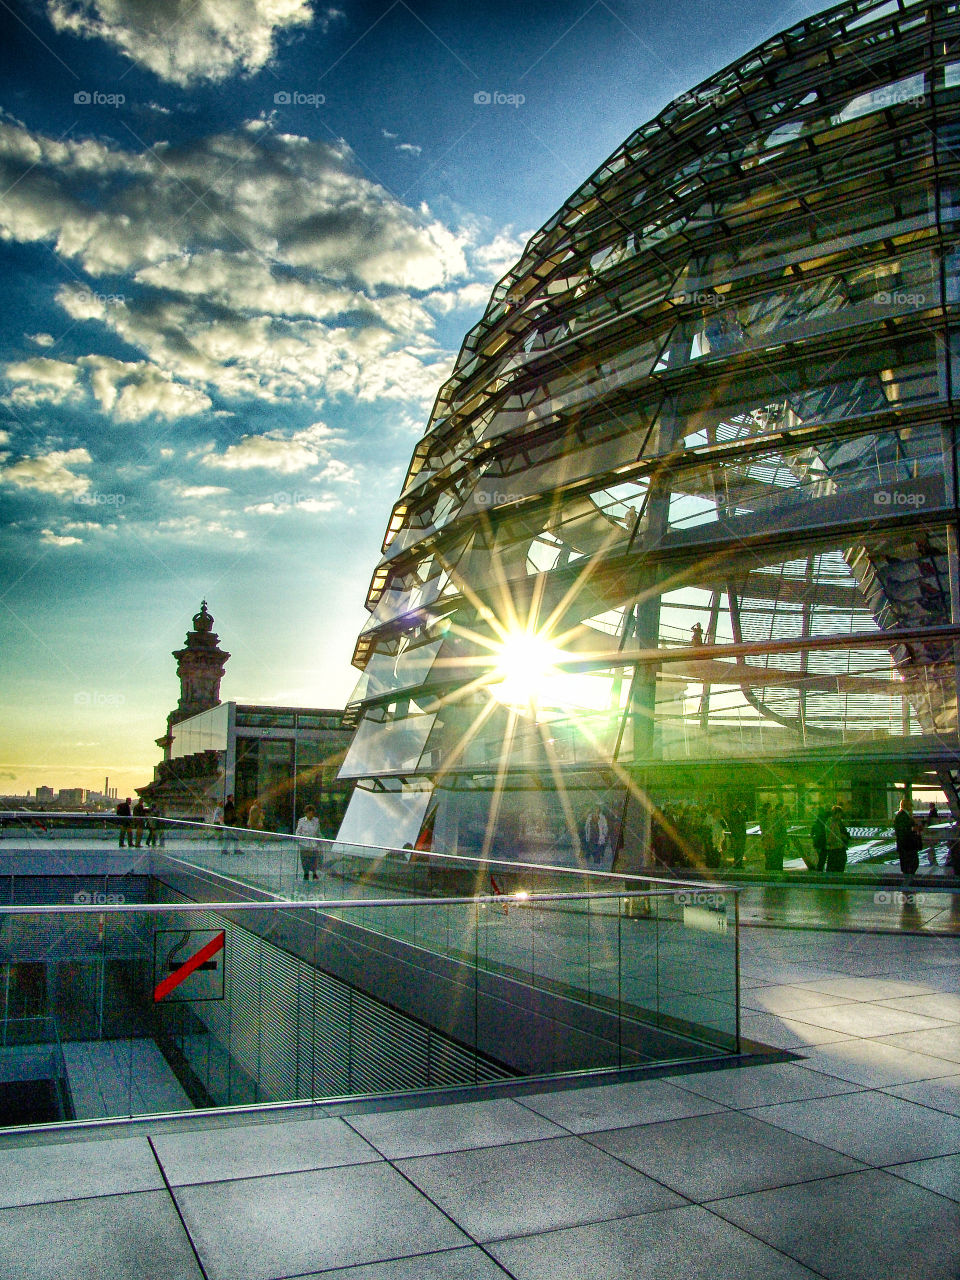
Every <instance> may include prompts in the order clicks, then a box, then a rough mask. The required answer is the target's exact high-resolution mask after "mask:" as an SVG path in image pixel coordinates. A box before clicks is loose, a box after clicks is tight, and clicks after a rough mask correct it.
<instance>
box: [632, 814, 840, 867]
mask: <svg viewBox="0 0 960 1280" xmlns="http://www.w3.org/2000/svg"><path fill="white" fill-rule="evenodd" d="M748 821H749V819H748V816H747V810H746V806H745V805H743V804H742V803H739V802H738V803H736V804H733V805H732V806H730V807H729V808H728V810H727V812H726V813H724V812H723V810H722V809H721V807H720V805H719V804H710V805H697V804H689V805H686V804H680V805H664V806H663V808H662V809H659V810H657V811H655V813H654V814H653V817H652V821H651V828H650V850H651V854H652V856H653V858H654V860H655V861H656V862H658V863H660V864H662V865H663V866H666V867H671V868H679V867H689V868H693V869H695V870H715V869H716V868H718V867H721V866H722V865H723V864H724V861H725V860H729V862H730V863H731V864H732V866H733V868H734V869H739V868H742V867H743V864H744V856H745V853H746V847H747V826H748ZM757 825H758V826H759V828H760V851H761V854H762V856H763V869H764V871H768V872H773V873H776V872H781V871H783V862H784V857H785V856H786V855H787V854H788V852H789V850H790V847H791V842H793V843H794V848H795V853H796V856H799V855H800V854H801V853H802V849H801V847H800V845H799V843H798V842H797V839H796V836H795V835H794V834H793V833H792V832H791V830H790V825H791V824H790V816H789V811H788V809H787V806H786V805H785V804H784V803H783V802H782V801H780V802H777V803H775V804H769V803H764V804H761V805H760V808H759V810H758V811H757ZM810 837H811V843H812V845H813V856H812V857H808V858H806V860H807V865H808V866H809V868H810V870H811V871H821V872H822V871H826V872H828V873H829V874H832V875H841V874H842V873H843V871H844V869H845V868H846V865H847V847H848V845H849V843H850V833H849V831H848V830H847V828H846V826H845V824H844V821H843V809H842V808H841V806H840V805H838V804H837V805H833V806H832V807H829V806H828V807H824V808H822V809H821V810H820V811H819V812H818V814H817V816H816V818H815V819H814V823H813V826H812V828H811V831H810ZM804 856H805V857H806V855H804Z"/></svg>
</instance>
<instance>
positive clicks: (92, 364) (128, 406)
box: [79, 356, 213, 422]
mask: <svg viewBox="0 0 960 1280" xmlns="http://www.w3.org/2000/svg"><path fill="white" fill-rule="evenodd" d="M79 363H80V364H81V365H83V366H84V367H85V368H87V369H89V370H90V386H91V390H92V392H93V394H94V396H95V397H96V399H97V400H98V401H99V404H100V408H101V409H102V410H103V411H104V413H109V414H111V415H112V416H113V418H114V419H115V420H116V421H117V422H139V421H141V420H142V419H143V418H149V417H158V418H163V419H165V420H167V421H170V420H173V419H178V418H188V417H192V416H193V415H194V414H198V413H203V411H204V410H205V409H209V408H211V406H212V403H213V402H212V401H211V399H210V397H209V396H208V395H205V394H204V393H203V392H202V391H199V390H197V389H196V388H195V387H186V386H183V385H182V384H181V383H178V382H174V381H173V379H172V378H171V377H170V376H169V374H167V373H164V372H163V371H162V370H161V369H158V368H157V367H156V365H152V364H150V363H149V361H146V360H137V361H131V360H114V359H112V358H110V357H109V356H82V357H81V358H80V360H79Z"/></svg>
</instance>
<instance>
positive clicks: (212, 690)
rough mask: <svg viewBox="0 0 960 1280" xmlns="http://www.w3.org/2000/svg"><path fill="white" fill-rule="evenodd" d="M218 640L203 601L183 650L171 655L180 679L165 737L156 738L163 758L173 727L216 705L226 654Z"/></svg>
mask: <svg viewBox="0 0 960 1280" xmlns="http://www.w3.org/2000/svg"><path fill="white" fill-rule="evenodd" d="M219 641H220V637H219V636H218V635H217V633H216V632H215V631H214V629H213V616H212V614H210V613H209V611H208V610H207V602H206V600H204V601H203V602H202V603H201V605H200V612H199V613H195V614H194V615H193V630H192V631H188V632H187V638H186V643H185V645H184V647H183V648H182V649H176V650H174V653H173V656H174V657H175V658H176V660H177V675H178V676H179V678H180V701H179V702H178V703H177V707H176V710H175V711H171V712H170V714H169V715H168V716H167V733H166V736H165V737H163V738H158V739H157V745H158V746H161V747H163V748H164V758H165V759H166V758H168V754H169V750H170V742H171V736H170V730H171V728H172V727H173V725H175V724H179V723H180V721H181V720H186V719H187V718H188V717H189V716H195V715H197V714H198V713H199V712H201V711H208V710H209V709H210V708H211V707H216V706H219V705H220V681H221V680H222V678H223V669H224V667H225V666H226V665H227V659H228V658H229V657H230V655H229V653H225V652H224V651H223V650H222V649H221V648H220V644H219Z"/></svg>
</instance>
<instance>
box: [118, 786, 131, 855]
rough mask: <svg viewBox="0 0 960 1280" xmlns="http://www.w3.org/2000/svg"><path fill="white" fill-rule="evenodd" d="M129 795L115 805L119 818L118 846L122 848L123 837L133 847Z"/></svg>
mask: <svg viewBox="0 0 960 1280" xmlns="http://www.w3.org/2000/svg"><path fill="white" fill-rule="evenodd" d="M130 813H131V810H130V797H129V796H127V798H126V800H121V801H120V803H119V804H118V805H117V817H118V818H119V819H120V824H119V825H120V848H121V849H122V848H123V842H124V839H126V841H127V845H128V847H129V848H131V849H132V848H133V831H132V830H131V823H130Z"/></svg>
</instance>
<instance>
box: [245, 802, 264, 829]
mask: <svg viewBox="0 0 960 1280" xmlns="http://www.w3.org/2000/svg"><path fill="white" fill-rule="evenodd" d="M265 821H266V814H265V812H264V808H263V802H262V801H261V799H260V797H259V796H257V798H256V799H255V800H254V802H253V804H252V805H251V806H250V809H249V812H248V813H247V827H248V828H249V830H250V831H262V830H263V824H264V822H265Z"/></svg>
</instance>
